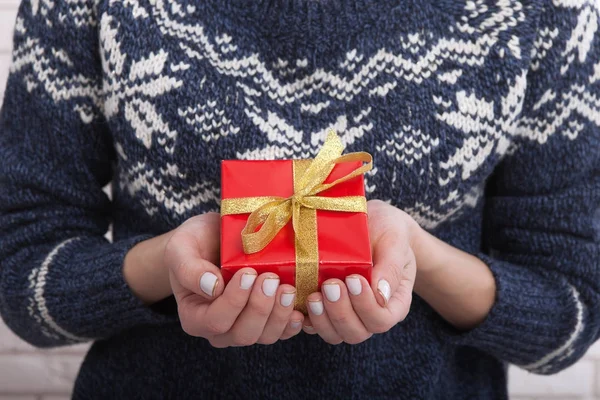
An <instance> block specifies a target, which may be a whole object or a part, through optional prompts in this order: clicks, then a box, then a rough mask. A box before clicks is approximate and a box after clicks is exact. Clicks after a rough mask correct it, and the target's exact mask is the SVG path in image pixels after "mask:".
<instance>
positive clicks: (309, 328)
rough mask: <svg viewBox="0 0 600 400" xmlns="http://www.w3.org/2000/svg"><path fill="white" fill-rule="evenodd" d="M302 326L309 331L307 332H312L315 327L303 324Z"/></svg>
mask: <svg viewBox="0 0 600 400" xmlns="http://www.w3.org/2000/svg"><path fill="white" fill-rule="evenodd" d="M303 328H304V330H305V331H309V332H313V331H314V330H315V328H313V327H312V326H310V325H304V327H303Z"/></svg>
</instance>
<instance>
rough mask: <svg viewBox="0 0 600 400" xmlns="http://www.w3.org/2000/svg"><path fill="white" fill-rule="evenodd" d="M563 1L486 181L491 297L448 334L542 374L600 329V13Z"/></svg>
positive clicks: (547, 21) (545, 23)
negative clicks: (469, 324)
mask: <svg viewBox="0 0 600 400" xmlns="http://www.w3.org/2000/svg"><path fill="white" fill-rule="evenodd" d="M555 3H556V2H555ZM559 3H561V4H562V3H566V2H559ZM561 4H558V3H557V4H556V5H555V6H550V8H549V9H548V10H546V11H544V13H543V15H542V17H541V20H540V25H539V32H540V33H541V34H540V36H539V37H538V40H537V41H536V47H537V48H536V49H535V50H534V51H533V54H532V63H531V65H532V66H531V70H530V72H529V74H528V78H527V89H526V94H525V102H524V107H523V111H522V116H521V117H520V120H519V121H518V124H517V125H518V126H517V127H516V129H515V132H514V135H515V136H514V141H513V144H512V148H511V149H509V155H507V156H506V158H505V159H504V160H503V161H502V162H501V164H500V165H499V167H498V168H497V170H496V171H495V174H494V176H493V177H492V178H491V180H490V181H489V182H488V185H487V191H486V203H485V229H484V232H485V233H484V249H485V251H484V252H482V253H481V254H479V255H478V256H479V257H480V258H481V259H482V260H483V261H484V262H485V263H486V264H487V265H489V267H490V269H491V271H492V272H493V274H494V276H495V278H496V283H497V293H496V302H495V304H494V306H493V307H492V309H491V312H490V314H489V315H488V317H487V319H486V320H485V321H484V322H483V323H482V324H481V325H480V326H479V327H477V328H475V329H474V330H472V331H469V332H467V333H462V334H461V333H458V332H453V333H452V335H450V336H451V340H452V341H454V342H455V343H456V344H460V345H467V346H472V347H476V348H478V349H480V350H482V351H485V352H487V353H489V354H491V355H493V356H495V357H497V358H498V359H501V360H503V361H506V362H509V363H513V364H516V365H518V366H520V367H522V368H524V369H526V370H529V371H532V372H535V373H540V374H551V373H555V372H558V371H560V370H562V369H564V368H566V367H568V366H569V365H571V364H573V363H574V362H576V361H577V360H578V359H579V358H580V357H581V356H582V355H583V354H584V353H585V352H586V350H587V349H588V348H589V346H590V345H592V344H593V343H594V341H595V340H596V339H597V338H598V335H599V331H600V265H599V262H600V127H599V125H600V33H598V32H597V31H598V26H599V25H598V22H599V17H598V11H597V10H596V9H595V8H594V7H593V6H592V4H591V3H589V4H587V3H586V2H574V3H573V5H571V6H567V5H561Z"/></svg>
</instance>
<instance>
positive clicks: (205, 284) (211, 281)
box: [200, 272, 218, 296]
mask: <svg viewBox="0 0 600 400" xmlns="http://www.w3.org/2000/svg"><path fill="white" fill-rule="evenodd" d="M217 281H218V278H217V276H216V275H215V274H213V273H212V272H205V273H204V275H202V278H200V289H202V291H203V292H204V293H206V294H207V295H209V296H214V295H215V289H216V288H217Z"/></svg>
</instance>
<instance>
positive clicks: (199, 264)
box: [165, 231, 224, 299]
mask: <svg viewBox="0 0 600 400" xmlns="http://www.w3.org/2000/svg"><path fill="white" fill-rule="evenodd" d="M198 243H199V240H198V238H197V237H195V236H194V235H193V234H191V233H190V232H187V231H180V232H175V233H174V234H173V236H171V238H170V239H169V242H168V243H167V245H166V248H165V263H166V264H167V265H168V267H169V269H170V270H171V271H172V272H173V274H174V277H175V280H176V281H177V284H178V285H180V286H181V287H183V288H185V289H187V290H189V291H191V292H193V293H196V294H197V295H200V296H201V297H203V298H205V299H213V298H215V297H217V296H219V295H220V294H221V293H222V292H223V286H224V285H223V277H222V275H221V271H220V270H219V268H218V267H217V266H216V265H214V264H213V263H211V262H210V261H207V260H206V259H204V258H202V256H201V254H202V253H206V251H204V250H202V248H200V247H199V244H198Z"/></svg>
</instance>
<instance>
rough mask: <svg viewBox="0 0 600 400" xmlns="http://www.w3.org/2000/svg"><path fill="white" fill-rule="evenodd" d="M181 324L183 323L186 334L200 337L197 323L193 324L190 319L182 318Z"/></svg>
mask: <svg viewBox="0 0 600 400" xmlns="http://www.w3.org/2000/svg"><path fill="white" fill-rule="evenodd" d="M180 323H181V329H183V331H184V332H185V333H187V334H188V335H190V336H200V335H199V333H200V332H199V329H198V326H197V325H196V324H195V323H192V321H190V320H189V318H182V319H181V320H180Z"/></svg>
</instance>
